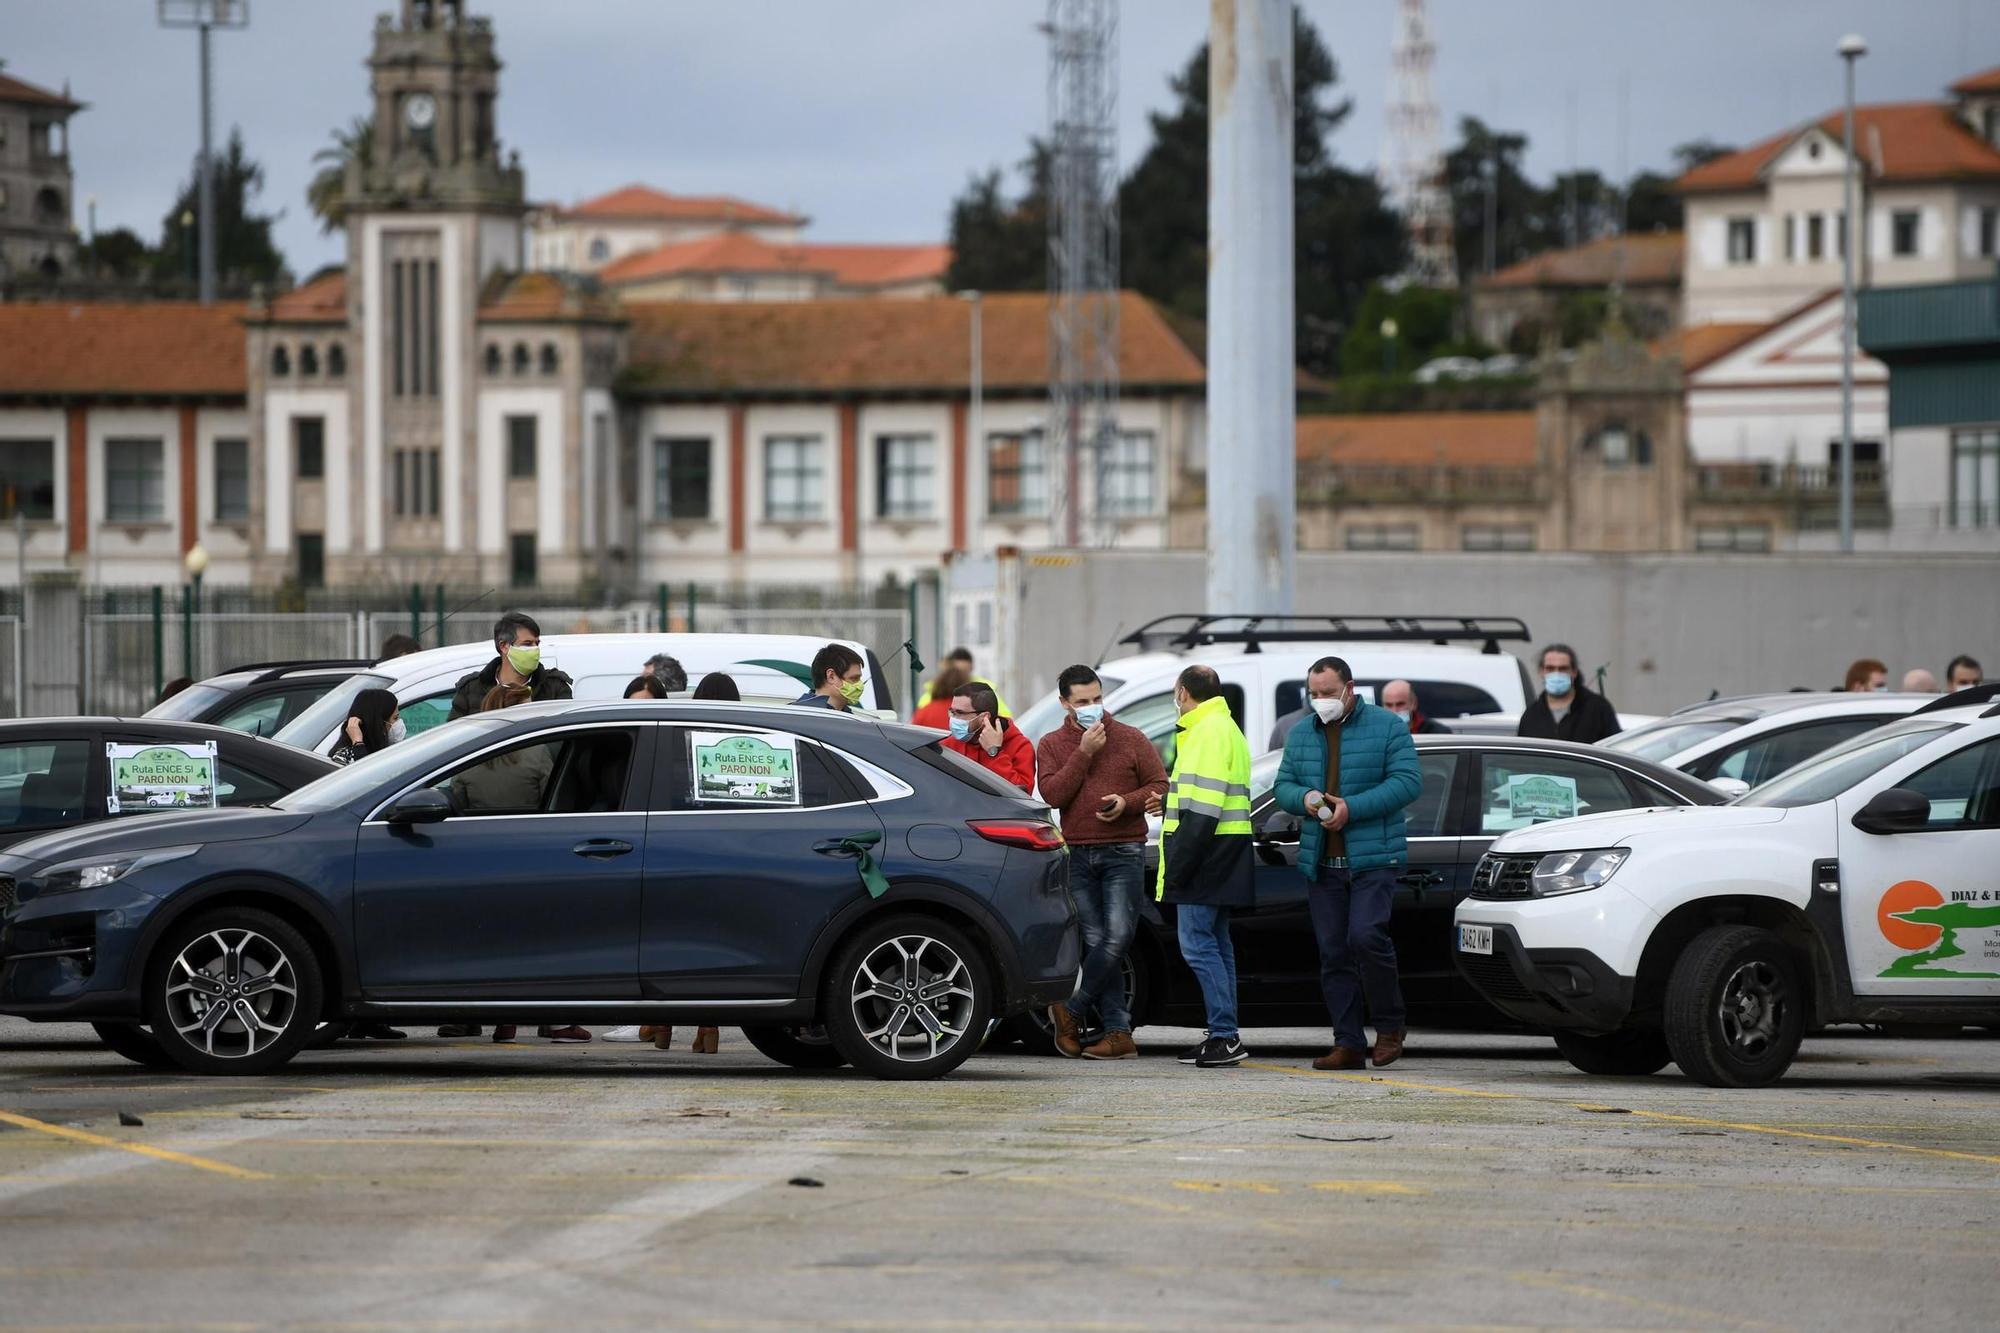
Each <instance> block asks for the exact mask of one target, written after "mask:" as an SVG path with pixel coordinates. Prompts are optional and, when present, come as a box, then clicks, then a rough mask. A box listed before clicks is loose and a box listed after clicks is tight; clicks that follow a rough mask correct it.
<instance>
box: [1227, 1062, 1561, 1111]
mask: <svg viewBox="0 0 2000 1333" xmlns="http://www.w3.org/2000/svg"><path fill="white" fill-rule="evenodd" d="M1240 1068H1243V1069H1267V1070H1269V1071H1271V1072H1272V1073H1274V1074H1295V1075H1297V1076H1299V1077H1301V1078H1337V1079H1342V1080H1345V1081H1346V1082H1349V1083H1381V1084H1385V1085H1387V1086H1388V1087H1391V1088H1418V1089H1421V1090H1422V1091H1424V1092H1450V1093H1456V1094H1457V1095H1458V1096H1460V1097H1490V1098H1492V1099H1493V1100H1494V1101H1502V1102H1517V1101H1521V1100H1523V1099H1522V1096H1521V1094H1520V1093H1518V1092H1481V1091H1480V1090H1479V1089H1478V1088H1454V1087H1451V1086H1450V1085H1448V1084H1444V1083H1406V1082H1404V1081H1403V1080H1401V1079H1394V1078H1383V1077H1382V1076H1381V1075H1379V1074H1369V1073H1365V1072H1362V1071H1360V1070H1355V1071H1353V1072H1346V1073H1343V1072H1335V1071H1333V1070H1326V1069H1294V1068H1292V1067H1291V1066H1290V1065H1263V1064H1255V1063H1253V1062H1251V1061H1249V1060H1245V1061H1244V1062H1243V1064H1242V1065H1241V1066H1240Z"/></svg>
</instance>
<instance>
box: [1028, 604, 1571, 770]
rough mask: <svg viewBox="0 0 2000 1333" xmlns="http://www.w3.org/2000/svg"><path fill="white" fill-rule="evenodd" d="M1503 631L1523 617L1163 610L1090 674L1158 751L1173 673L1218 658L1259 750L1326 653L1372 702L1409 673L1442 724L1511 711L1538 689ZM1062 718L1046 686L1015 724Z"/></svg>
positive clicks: (1518, 628)
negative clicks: (1122, 651)
mask: <svg viewBox="0 0 2000 1333" xmlns="http://www.w3.org/2000/svg"><path fill="white" fill-rule="evenodd" d="M1503 640H1504V641H1509V642H1519V643H1527V642H1529V641H1530V640H1529V637H1528V627H1527V625H1526V624H1524V623H1523V622H1522V621H1520V620H1519V619H1516V618H1515V617H1512V616H1190V615H1180V616H1167V617H1163V618H1162V619H1160V620H1155V621H1152V622H1151V623H1149V624H1147V625H1145V626H1143V627H1142V628H1140V629H1139V630H1138V631H1136V632H1135V633H1133V634H1131V635H1128V636H1127V637H1126V638H1125V639H1124V640H1123V642H1125V643H1127V644H1131V645H1134V646H1135V647H1138V648H1140V649H1141V650H1142V651H1140V652H1139V653H1137V654H1135V655H1133V656H1131V657H1120V658H1114V659H1113V660H1111V661H1108V662H1102V663H1099V664H1098V666H1097V674H1098V677H1099V678H1100V679H1101V680H1102V681H1103V682H1104V703H1105V707H1106V709H1107V710H1108V711H1109V712H1110V713H1111V714H1112V715H1113V716H1114V717H1116V718H1117V719H1118V720H1119V721H1120V722H1123V723H1125V724H1126V725H1128V726H1133V727H1137V728H1138V729H1139V730H1140V731H1143V732H1145V733H1146V736H1147V738H1148V739H1150V740H1151V741H1152V742H1153V744H1154V746H1155V747H1157V748H1158V749H1159V751H1160V753H1161V755H1162V757H1163V758H1164V757H1167V756H1169V755H1170V752H1171V750H1172V746H1173V739H1174V724H1175V722H1176V721H1177V720H1178V718H1179V713H1178V710H1176V709H1175V707H1174V681H1175V680H1176V679H1177V678H1178V677H1179V676H1180V674H1181V672H1182V671H1183V670H1185V669H1186V668H1187V667H1189V666H1192V665H1193V664H1195V663H1197V662H1199V663H1202V664H1204V665H1206V666H1211V667H1214V668H1215V670H1216V674H1218V675H1219V676H1221V677H1222V693H1223V697H1224V698H1226V699H1228V700H1229V711H1230V712H1231V713H1232V714H1234V715H1235V717H1236V724H1237V725H1238V726H1240V727H1241V728H1242V729H1243V735H1244V737H1245V739H1247V740H1248V741H1249V742H1250V751H1251V753H1252V754H1259V753H1262V752H1263V751H1264V750H1265V748H1266V745H1265V742H1266V741H1267V740H1268V739H1269V738H1270V735H1271V730H1272V728H1273V727H1274V726H1275V725H1276V724H1277V722H1278V719H1280V718H1282V717H1284V716H1285V715H1286V714H1288V713H1292V712H1296V711H1297V710H1299V709H1301V708H1304V707H1305V704H1306V668H1307V667H1309V666H1311V665H1312V664H1313V663H1314V662H1316V661H1318V660H1319V659H1320V658H1322V657H1339V658H1342V659H1344V660H1345V661H1346V662H1347V664H1348V666H1349V668H1351V669H1352V670H1353V672H1354V683H1355V687H1356V690H1357V692H1358V693H1359V694H1360V695H1361V697H1362V698H1364V699H1367V700H1369V701H1370V702H1373V701H1374V699H1375V695H1376V692H1377V691H1378V690H1380V689H1381V687H1382V686H1384V685H1386V684H1388V683H1389V682H1390V681H1392V680H1407V681H1409V682H1410V684H1411V685H1412V686H1413V687H1414V688H1415V689H1416V691H1417V701H1418V703H1419V704H1420V706H1421V707H1422V708H1423V711H1424V716H1426V717H1434V718H1437V719H1438V720H1439V721H1441V722H1443V723H1444V724H1445V725H1446V726H1447V727H1448V726H1450V725H1451V720H1452V719H1453V718H1454V717H1460V716H1467V715H1473V714H1483V713H1512V714H1514V715H1515V716H1517V717H1518V716H1519V715H1520V712H1521V710H1522V709H1524V708H1526V707H1527V706H1528V701H1529V700H1530V699H1532V698H1533V697H1535V694H1536V693H1538V691H1531V690H1530V689H1529V686H1528V671H1527V668H1526V667H1525V666H1523V665H1522V663H1521V659H1519V658H1518V657H1515V656H1514V655H1513V654H1511V653H1506V652H1502V651H1501V649H1500V644H1501V642H1502V641H1503ZM1467 644H1478V645H1480V646H1478V647H1469V646H1466V645H1467ZM1062 719H1063V712H1062V704H1061V703H1060V701H1059V700H1058V699H1057V698H1056V696H1055V694H1054V693H1053V692H1051V693H1049V694H1046V695H1044V696H1042V698H1040V699H1038V700H1036V701H1035V703H1034V705H1033V706H1032V707H1030V708H1027V709H1025V710H1024V711H1022V712H1021V714H1020V716H1019V719H1018V725H1019V726H1020V728H1021V730H1022V731H1023V732H1025V733H1026V734H1027V736H1028V739H1029V740H1032V741H1039V740H1040V739H1041V738H1042V737H1043V736H1045V735H1047V734H1048V733H1049V732H1050V731H1053V730H1054V729H1055V728H1056V727H1057V726H1058V725H1059V724H1060V723H1061V722H1062Z"/></svg>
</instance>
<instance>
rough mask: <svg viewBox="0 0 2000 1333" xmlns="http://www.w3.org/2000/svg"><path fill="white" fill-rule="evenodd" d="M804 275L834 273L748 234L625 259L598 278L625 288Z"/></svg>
mask: <svg viewBox="0 0 2000 1333" xmlns="http://www.w3.org/2000/svg"><path fill="white" fill-rule="evenodd" d="M805 272H819V273H828V274H831V272H832V269H831V268H830V267H829V266H827V265H824V264H816V263H812V262H810V261H809V259H808V257H807V254H806V247H804V246H799V245H773V244H771V243H770V242H769V241H766V240H764V239H763V238H761V237H758V236H752V235H751V234H750V233H748V232H743V231H723V232H717V233H716V234H715V235H713V236H704V237H702V238H701V239H700V240H695V241H676V242H674V243H673V244H672V245H663V246H660V247H659V248H658V249H654V250H644V251H641V252H639V253H638V254H630V255H625V256H624V257H622V258H619V259H615V260H613V261H612V262H611V263H609V264H606V265H605V266H604V267H603V268H602V269H601V270H599V272H598V277H599V278H600V279H601V280H602V281H604V282H606V283H608V284H610V285H612V286H624V285H628V284H631V283H635V282H644V281H649V280H651V279H654V278H664V277H672V276H675V275H678V274H698V273H805Z"/></svg>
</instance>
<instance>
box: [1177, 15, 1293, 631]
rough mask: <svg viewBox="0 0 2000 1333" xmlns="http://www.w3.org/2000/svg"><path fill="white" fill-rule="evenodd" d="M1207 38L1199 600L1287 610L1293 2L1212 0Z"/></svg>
mask: <svg viewBox="0 0 2000 1333" xmlns="http://www.w3.org/2000/svg"><path fill="white" fill-rule="evenodd" d="M1208 40H1209V61H1208V105H1209V125H1208V174H1209V189H1208V253H1209V265H1208V448H1207V472H1208V555H1209V563H1208V604H1207V606H1206V607H1205V608H1198V609H1204V610H1207V611H1209V612H1211V613H1215V614H1225V613H1230V612H1236V613H1254V612H1266V613H1270V614H1277V615H1283V614H1289V613H1290V612H1291V610H1292V598H1293V577H1294V575H1293V567H1294V564H1295V562H1296V551H1297V532H1296V529H1295V525H1296V503H1295V478H1294V456H1295V451H1296V447H1297V446H1296V442H1295V432H1296V421H1295V416H1296V404H1295V400H1294V397H1293V395H1294V392H1295V386H1294V378H1295V374H1296V372H1295V370H1294V366H1295V365H1296V364H1297V362H1296V357H1295V355H1294V351H1293V330H1292V315H1293V307H1294V301H1295V295H1294V290H1293V280H1292V271H1293V250H1292V244H1293V221H1292V4H1291V0H1212V3H1211V4H1210V7H1209V33H1208ZM1191 609H1196V608H1191Z"/></svg>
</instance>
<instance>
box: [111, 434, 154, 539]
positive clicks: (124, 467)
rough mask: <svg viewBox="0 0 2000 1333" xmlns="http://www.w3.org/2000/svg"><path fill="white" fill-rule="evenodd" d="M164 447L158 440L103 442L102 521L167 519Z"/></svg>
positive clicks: (140, 521) (145, 521)
mask: <svg viewBox="0 0 2000 1333" xmlns="http://www.w3.org/2000/svg"><path fill="white" fill-rule="evenodd" d="M165 458H166V447H165V446H164V445H163V444H161V442H160V441H158V440H106V441H105V442H104V475H105V494H104V517H105V518H106V519H107V520H109V521H110V522H113V523H158V522H160V521H161V520H163V519H165V518H166V516H167V474H166V461H165Z"/></svg>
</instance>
